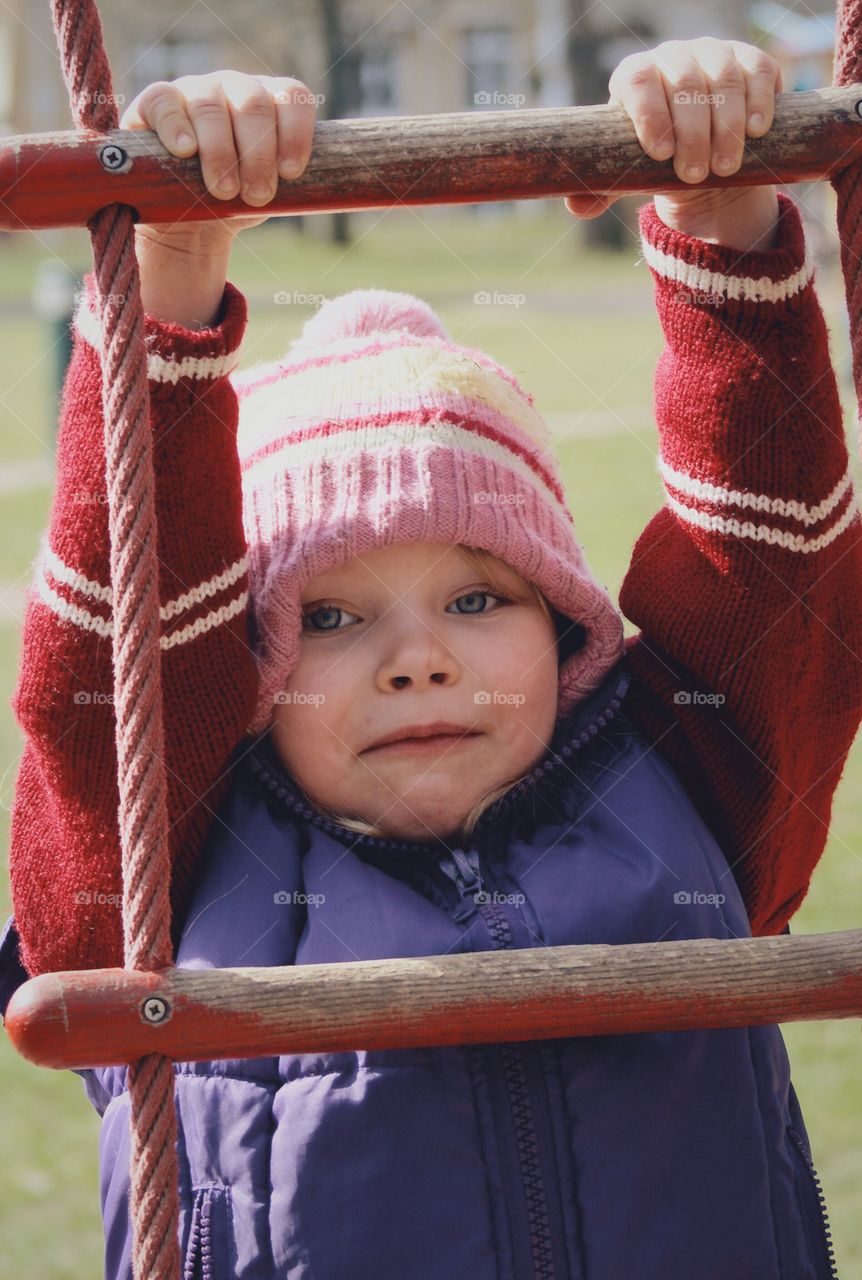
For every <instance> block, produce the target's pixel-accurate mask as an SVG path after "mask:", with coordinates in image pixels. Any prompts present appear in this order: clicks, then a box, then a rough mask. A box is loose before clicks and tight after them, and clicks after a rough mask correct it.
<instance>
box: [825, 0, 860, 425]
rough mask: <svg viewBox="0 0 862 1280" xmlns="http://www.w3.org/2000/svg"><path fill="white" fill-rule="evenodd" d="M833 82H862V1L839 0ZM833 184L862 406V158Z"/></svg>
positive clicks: (857, 381) (858, 392)
mask: <svg viewBox="0 0 862 1280" xmlns="http://www.w3.org/2000/svg"><path fill="white" fill-rule="evenodd" d="M833 81H834V83H835V84H836V85H839V86H840V85H846V84H858V83H859V82H860V81H862V0H838V26H837V34H836V40H835V61H834V69H833ZM860 101H862V94H860ZM860 127H862V126H860ZM832 185H833V187H834V188H835V191H836V194H837V198H838V211H837V214H838V237H839V240H840V243H841V270H842V272H843V274H844V293H845V297H846V299H847V312H848V315H849V316H850V344H851V349H852V352H853V381H854V384H855V386H856V399H857V401H858V403H859V405H860V408H862V323H860V321H862V273H860V270H859V267H860V262H862V161H855V162H854V163H853V164H851V165H850V166H849V167H848V168H846V169H843V170H842V171H841V173H839V174H838V175H837V177H835V178H833V179H832Z"/></svg>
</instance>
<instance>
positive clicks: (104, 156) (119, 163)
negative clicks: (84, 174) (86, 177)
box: [99, 142, 129, 173]
mask: <svg viewBox="0 0 862 1280" xmlns="http://www.w3.org/2000/svg"><path fill="white" fill-rule="evenodd" d="M128 158H129V157H128V153H127V152H126V151H124V150H123V148H122V147H118V146H117V144H116V143H115V142H109V143H107V144H106V145H105V146H104V147H102V148H101V150H100V151H99V160H100V161H101V163H102V166H103V168H105V169H107V170H108V171H109V172H111V173H116V172H117V170H118V169H122V167H123V165H124V164H125V163H126V161H127V160H128Z"/></svg>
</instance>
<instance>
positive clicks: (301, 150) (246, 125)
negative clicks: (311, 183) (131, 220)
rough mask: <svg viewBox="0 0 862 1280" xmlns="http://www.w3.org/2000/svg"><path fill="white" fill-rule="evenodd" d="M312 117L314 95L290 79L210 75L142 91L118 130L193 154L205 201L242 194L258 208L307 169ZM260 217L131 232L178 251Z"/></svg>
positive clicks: (240, 228) (228, 234) (224, 235)
mask: <svg viewBox="0 0 862 1280" xmlns="http://www.w3.org/2000/svg"><path fill="white" fill-rule="evenodd" d="M316 112H317V98H316V96H315V95H314V94H313V93H312V92H311V90H310V89H309V88H308V87H307V86H306V85H304V84H303V83H302V82H301V81H300V80H295V79H293V78H292V77H291V76H285V77H278V76H263V75H262V76H252V75H245V74H244V73H243V72H241V71H213V72H211V73H209V74H207V75H190V76H181V77H180V78H179V79H178V80H173V81H166V80H158V81H156V82H155V83H154V84H151V85H148V86H147V88H146V89H144V90H142V91H141V93H139V94H138V96H137V97H136V98H135V99H134V100H133V101H132V102H130V103H129V105H128V107H127V108H126V110H125V112H124V113H123V117H122V119H121V120H120V128H121V129H151V130H154V131H155V132H156V133H157V134H158V135H159V138H160V140H161V142H162V144H163V145H164V146H165V147H166V148H167V150H168V151H170V152H171V154H172V155H175V156H179V157H183V158H186V157H188V156H193V155H195V154H199V155H200V164H201V171H202V174H203V180H204V183H205V185H206V187H207V190H208V191H209V192H210V194H211V195H213V196H215V197H216V198H217V199H219V200H232V199H234V198H235V197H236V196H237V195H241V196H242V199H243V200H244V201H245V202H246V204H250V205H253V206H256V207H260V206H263V205H266V204H268V203H269V201H270V200H272V198H273V196H274V195H275V191H276V184H277V182H278V179H279V177H281V178H285V179H290V178H298V177H299V176H300V175H301V173H302V172H303V170H304V169H305V166H306V165H307V164H308V161H309V158H310V156H311V147H312V141H313V137H314V121H315V116H316ZM184 133H185V134H187V135H188V140H187V141H185V142H184V141H182V140H181V135H182V134H184ZM221 184H226V185H224V186H222V185H221ZM267 216H268V215H267V214H265V213H264V214H261V215H259V216H256V217H248V218H224V219H221V218H218V219H214V220H205V221H203V222H195V221H188V222H187V221H183V222H176V223H170V224H169V223H153V224H150V226H149V227H147V226H146V225H145V226H143V227H141V226H140V225H139V227H138V231H139V232H141V233H142V234H143V235H144V236H145V237H147V238H152V237H151V235H150V233H151V232H152V233H155V235H156V238H158V240H159V241H161V242H164V241H169V242H171V243H176V244H177V245H178V246H180V247H181V246H183V245H184V244H186V243H188V242H190V241H191V240H194V241H195V242H196V243H199V241H200V238H203V239H205V240H206V241H207V243H209V242H216V243H218V242H219V241H224V240H225V239H227V240H228V241H230V240H232V239H233V237H234V236H235V235H236V234H237V233H238V232H240V231H243V230H245V229H246V228H248V227H256V226H258V225H259V224H260V223H261V222H265V221H266V219H267Z"/></svg>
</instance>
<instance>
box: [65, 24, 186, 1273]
mask: <svg viewBox="0 0 862 1280" xmlns="http://www.w3.org/2000/svg"><path fill="white" fill-rule="evenodd" d="M52 10H53V19H54V31H55V34H56V36H57V43H58V45H59V48H60V53H61V58H62V64H63V76H64V78H65V81H66V86H67V88H68V91H69V101H70V104H71V108H72V116H73V119H74V122H75V126H76V128H79V129H95V130H98V131H100V132H105V131H107V130H109V129H116V128H117V127H118V123H119V121H118V114H117V108H116V103H115V100H114V94H113V85H112V80H111V71H110V67H109V65H108V60H107V57H106V54H105V46H104V39H103V35H102V25H101V21H100V19H99V13H98V9H97V7H96V4H95V0H52ZM89 231H90V238H91V241H92V246H93V262H94V276H95V280H96V286H97V293H98V308H99V316H100V327H101V332H102V335H103V351H102V402H103V406H104V419H105V453H106V469H107V476H106V479H107V492H108V525H109V532H110V545H111V584H112V588H113V659H114V682H115V684H114V708H115V712H116V741H117V781H118V787H119V815H118V819H119V833H120V844H121V848H122V859H123V931H124V960H125V965H126V967H127V968H130V969H146V970H152V969H162V968H165V967H167V966H169V965H170V964H172V962H173V954H172V949H171V939H170V898H169V885H170V858H169V851H168V813H167V784H166V777H165V766H164V732H163V721H162V679H161V649H160V644H159V637H160V616H159V574H158V560H157V557H156V546H157V543H156V508H155V499H154V481H153V458H152V440H151V435H150V400H149V388H148V384H147V353H146V348H145V346H144V313H143V307H142V304H141V291H140V276H139V272H138V263H137V259H136V257H135V236H134V222H133V218H132V211H131V209H130V208H129V207H128V206H127V205H121V204H112V205H108V206H107V207H106V208H104V209H100V210H99V212H98V213H97V214H96V215H95V216H94V217H93V218H92V219H91V220H90V223H89ZM173 1090H174V1072H173V1064H172V1062H171V1061H170V1059H168V1058H165V1057H162V1056H161V1055H158V1054H150V1055H149V1056H147V1057H145V1058H142V1059H140V1060H139V1061H138V1062H135V1063H132V1064H131V1065H130V1067H129V1093H130V1096H131V1112H132V1122H131V1139H132V1141H131V1169H130V1175H131V1214H132V1223H133V1233H134V1248H133V1269H134V1275H135V1277H136V1278H139V1280H179V1274H180V1250H179V1241H178V1234H177V1224H178V1191H177V1188H178V1164H177V1152H176V1133H177V1120H176V1112H175V1108H174V1097H173Z"/></svg>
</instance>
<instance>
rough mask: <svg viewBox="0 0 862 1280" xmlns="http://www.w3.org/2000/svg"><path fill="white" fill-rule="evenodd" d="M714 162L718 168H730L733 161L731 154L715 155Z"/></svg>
mask: <svg viewBox="0 0 862 1280" xmlns="http://www.w3.org/2000/svg"><path fill="white" fill-rule="evenodd" d="M715 163H716V166H717V167H718V168H719V169H732V168H733V166H734V163H735V161H734V159H733V156H716V158H715Z"/></svg>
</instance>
